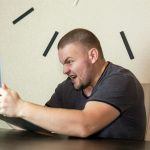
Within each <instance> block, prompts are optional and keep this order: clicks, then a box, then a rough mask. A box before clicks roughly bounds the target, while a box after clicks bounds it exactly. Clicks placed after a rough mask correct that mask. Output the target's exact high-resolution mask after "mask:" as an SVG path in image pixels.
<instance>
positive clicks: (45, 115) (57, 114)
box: [18, 101, 119, 137]
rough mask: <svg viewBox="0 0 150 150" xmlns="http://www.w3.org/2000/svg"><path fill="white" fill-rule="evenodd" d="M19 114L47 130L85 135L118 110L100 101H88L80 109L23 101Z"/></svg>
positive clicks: (113, 116) (110, 118) (116, 115)
mask: <svg viewBox="0 0 150 150" xmlns="http://www.w3.org/2000/svg"><path fill="white" fill-rule="evenodd" d="M21 108H22V109H21V111H20V115H19V116H18V117H21V118H23V119H25V120H28V121H31V122H32V123H34V124H37V125H39V126H41V127H42V128H45V129H47V130H49V131H52V132H55V133H59V134H65V135H69V136H78V137H87V136H89V135H91V134H93V133H94V132H96V131H98V130H100V129H102V128H103V127H105V126H106V125H108V124H109V123H111V122H112V121H113V120H115V119H116V118H117V117H118V116H119V111H118V110H117V109H116V108H114V107H112V106H111V105H108V104H106V103H102V102H96V101H91V102H88V103H87V104H86V106H85V108H84V109H83V110H82V111H81V110H73V109H72V110H70V109H60V108H49V107H43V106H40V105H35V104H32V103H28V102H24V104H23V105H22V107H21Z"/></svg>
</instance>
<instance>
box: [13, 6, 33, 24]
mask: <svg viewBox="0 0 150 150" xmlns="http://www.w3.org/2000/svg"><path fill="white" fill-rule="evenodd" d="M33 11H34V8H33V7H32V8H30V9H29V10H27V11H26V12H25V13H23V14H22V15H21V16H19V17H18V18H17V19H15V20H14V21H13V24H16V23H18V22H19V21H20V20H21V19H23V18H24V17H26V16H27V15H29V14H30V13H31V12H33Z"/></svg>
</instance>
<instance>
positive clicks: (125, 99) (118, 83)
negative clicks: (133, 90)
mask: <svg viewBox="0 0 150 150" xmlns="http://www.w3.org/2000/svg"><path fill="white" fill-rule="evenodd" d="M129 88H130V80H129V78H128V77H124V76H119V75H113V76H111V77H108V78H106V79H105V80H104V81H102V82H100V83H99V84H98V85H97V87H96V89H95V90H94V92H93V94H92V95H91V97H89V99H88V101H93V100H94V101H100V102H104V103H107V104H110V105H112V106H114V107H115V108H117V109H118V110H119V111H120V112H123V111H125V110H126V109H127V108H128V107H130V106H131V103H132V101H131V97H132V96H130V93H128V92H130V90H129ZM129 97H130V99H129Z"/></svg>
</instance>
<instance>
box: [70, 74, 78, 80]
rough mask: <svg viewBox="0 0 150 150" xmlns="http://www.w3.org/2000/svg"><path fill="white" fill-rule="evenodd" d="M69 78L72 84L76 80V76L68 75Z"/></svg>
mask: <svg viewBox="0 0 150 150" xmlns="http://www.w3.org/2000/svg"><path fill="white" fill-rule="evenodd" d="M69 78H70V79H71V80H72V82H73V81H74V80H75V79H76V78H77V76H76V75H69Z"/></svg>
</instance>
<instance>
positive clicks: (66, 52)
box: [0, 43, 120, 138]
mask: <svg viewBox="0 0 150 150" xmlns="http://www.w3.org/2000/svg"><path fill="white" fill-rule="evenodd" d="M58 56H59V60H60V62H61V63H62V65H63V73H64V74H66V75H67V76H68V77H70V78H71V80H72V83H73V85H74V88H75V89H80V88H83V92H84V93H85V94H86V95H87V96H90V95H91V93H92V90H93V87H94V86H95V84H96V83H97V81H98V79H99V77H100V76H101V74H102V73H103V71H104V69H105V67H106V65H107V62H106V61H105V60H104V59H100V57H99V53H98V50H97V49H95V48H91V49H86V48H85V47H83V46H82V45H81V44H78V43H72V44H68V45H66V46H65V47H63V48H62V49H59V51H58ZM91 72H92V73H91ZM107 90H108V89H107ZM0 95H1V96H0V114H2V115H6V116H9V117H20V118H23V119H25V120H28V121H30V122H32V123H34V124H37V125H39V126H41V127H43V128H45V129H47V130H49V131H52V132H55V133H59V134H65V135H69V136H77V137H82V138H85V137H88V136H89V135H91V134H93V133H95V132H96V131H99V130H100V129H102V128H104V127H105V126H107V125H108V124H110V123H111V122H112V121H114V120H115V119H116V118H117V117H118V116H119V115H120V113H119V111H118V110H117V109H116V108H114V107H113V106H111V105H109V104H106V103H103V102H97V101H90V102H87V104H86V105H85V108H84V109H83V110H75V109H71V110H70V109H69V110H68V109H63V108H50V107H44V106H41V105H37V104H33V103H30V102H28V101H25V100H23V99H22V98H21V97H20V96H19V94H18V93H17V92H15V91H14V90H11V89H10V88H8V87H7V86H6V85H5V84H4V85H3V86H2V88H0ZM41 116H42V117H41ZM106 116H107V117H106Z"/></svg>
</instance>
